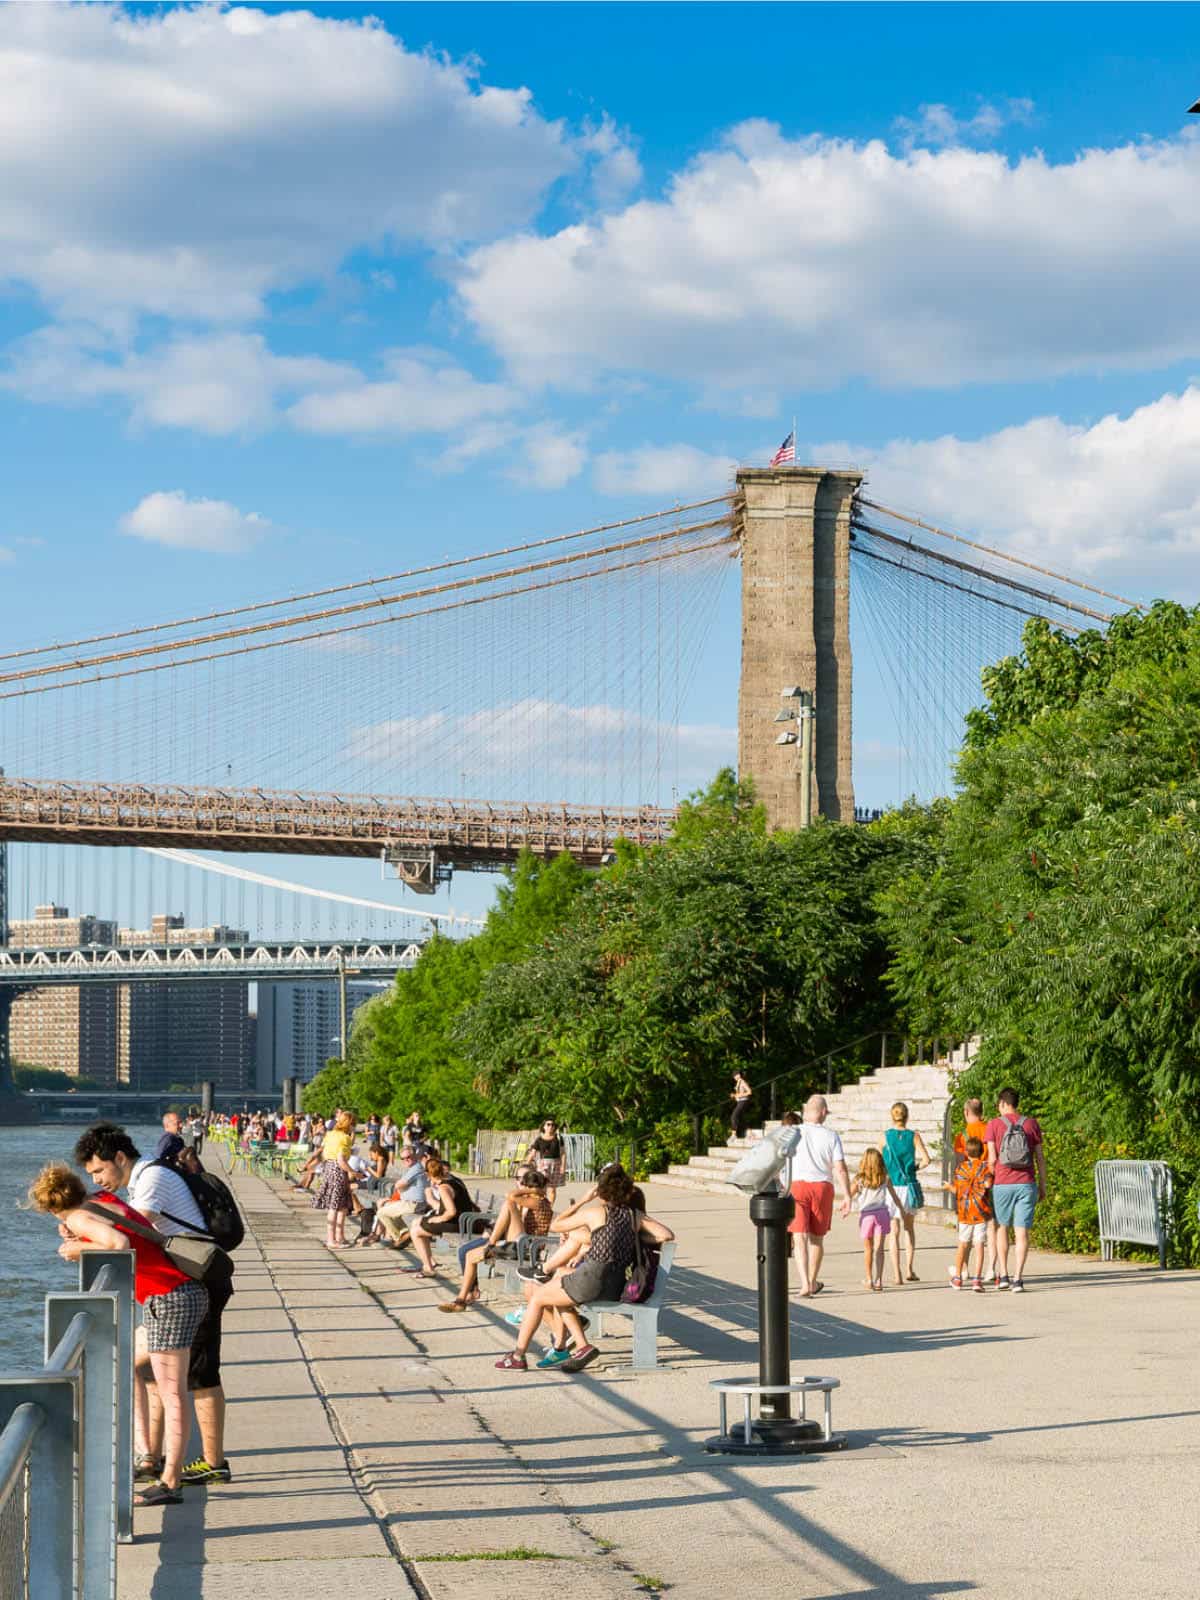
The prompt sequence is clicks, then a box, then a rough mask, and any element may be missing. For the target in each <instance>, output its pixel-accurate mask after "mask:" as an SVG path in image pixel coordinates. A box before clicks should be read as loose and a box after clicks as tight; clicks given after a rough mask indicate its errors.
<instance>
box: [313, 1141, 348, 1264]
mask: <svg viewBox="0 0 1200 1600" xmlns="http://www.w3.org/2000/svg"><path fill="white" fill-rule="evenodd" d="M353 1143H354V1118H353V1116H352V1115H351V1114H350V1112H349V1111H339V1112H338V1114H337V1116H336V1117H335V1118H334V1123H333V1128H332V1129H331V1130H330V1132H329V1133H327V1134H326V1135H325V1138H324V1140H323V1141H322V1143H321V1165H320V1168H319V1172H320V1185H319V1187H318V1189H317V1192H316V1194H315V1195H314V1196H313V1209H314V1210H315V1211H323V1212H324V1213H325V1221H326V1227H325V1244H326V1246H327V1248H328V1249H330V1250H349V1249H351V1248H352V1247H351V1246H350V1245H348V1244H347V1243H346V1217H347V1215H348V1213H349V1211H350V1150H351V1147H352V1145H353Z"/></svg>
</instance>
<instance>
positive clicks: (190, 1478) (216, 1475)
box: [180, 1456, 233, 1484]
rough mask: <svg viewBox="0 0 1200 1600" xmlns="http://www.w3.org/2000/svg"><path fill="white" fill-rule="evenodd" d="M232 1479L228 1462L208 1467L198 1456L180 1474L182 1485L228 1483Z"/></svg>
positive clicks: (201, 1457)
mask: <svg viewBox="0 0 1200 1600" xmlns="http://www.w3.org/2000/svg"><path fill="white" fill-rule="evenodd" d="M232 1478H233V1473H232V1471H231V1470H230V1467H229V1462H228V1461H222V1463H221V1465H220V1466H219V1467H214V1466H210V1464H209V1463H208V1462H207V1461H206V1460H205V1459H204V1457H203V1456H198V1457H197V1458H196V1460H195V1461H189V1462H188V1464H187V1466H186V1467H184V1469H183V1471H182V1473H181V1474H180V1482H182V1483H191V1484H195V1483H229V1482H230V1481H231V1480H232Z"/></svg>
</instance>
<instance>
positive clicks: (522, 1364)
mask: <svg viewBox="0 0 1200 1600" xmlns="http://www.w3.org/2000/svg"><path fill="white" fill-rule="evenodd" d="M496 1368H497V1370H498V1371H499V1372H528V1371H529V1363H528V1361H526V1359H525V1357H524V1356H522V1355H518V1354H517V1352H516V1351H515V1350H510V1351H509V1352H508V1354H507V1355H506V1356H505V1357H504V1360H503V1361H497V1362H496Z"/></svg>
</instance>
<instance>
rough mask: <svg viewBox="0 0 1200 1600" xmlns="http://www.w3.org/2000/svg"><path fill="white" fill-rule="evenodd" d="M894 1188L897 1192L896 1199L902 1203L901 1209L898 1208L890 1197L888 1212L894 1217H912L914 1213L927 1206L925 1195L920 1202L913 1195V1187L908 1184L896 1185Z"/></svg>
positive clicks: (922, 1195)
mask: <svg viewBox="0 0 1200 1600" xmlns="http://www.w3.org/2000/svg"><path fill="white" fill-rule="evenodd" d="M892 1188H893V1189H894V1190H895V1191H896V1199H897V1200H899V1202H900V1205H899V1207H897V1206H896V1204H895V1202H894V1201H893V1200H892V1198H891V1196H890V1195H889V1196H888V1212H889V1214H890V1215H891V1216H893V1217H910V1216H912V1214H913V1212H914V1211H919V1210H920V1209H921V1207H922V1206H923V1205H924V1204H925V1196H924V1193H922V1194H921V1198H920V1199H919V1200H918V1199H917V1197H916V1195H915V1194H914V1193H913V1190H912V1187H911V1185H909V1184H907V1183H894V1184H893V1185H892Z"/></svg>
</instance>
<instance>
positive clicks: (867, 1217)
mask: <svg viewBox="0 0 1200 1600" xmlns="http://www.w3.org/2000/svg"><path fill="white" fill-rule="evenodd" d="M850 1192H851V1194H852V1195H853V1196H854V1203H855V1205H856V1206H857V1207H858V1233H859V1237H860V1238H861V1239H862V1242H863V1271H864V1272H865V1273H866V1277H865V1278H864V1279H863V1288H864V1289H874V1290H875V1291H876V1292H878V1293H882V1291H883V1242H884V1240H885V1239H886V1238H887V1236H888V1235H889V1234H890V1233H891V1231H892V1204H891V1203H890V1202H895V1199H896V1191H895V1190H894V1189H893V1188H892V1185H891V1182H890V1180H889V1178H888V1175H887V1168H886V1167H885V1166H884V1164H883V1157H882V1156H881V1155H880V1153H879V1151H878V1150H876V1149H875V1147H874V1146H873V1145H872V1146H871V1148H870V1149H868V1150H864V1151H863V1157H862V1160H861V1161H860V1162H859V1164H858V1174H857V1176H856V1177H855V1179H854V1182H853V1183H852V1184H851V1185H850Z"/></svg>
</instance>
